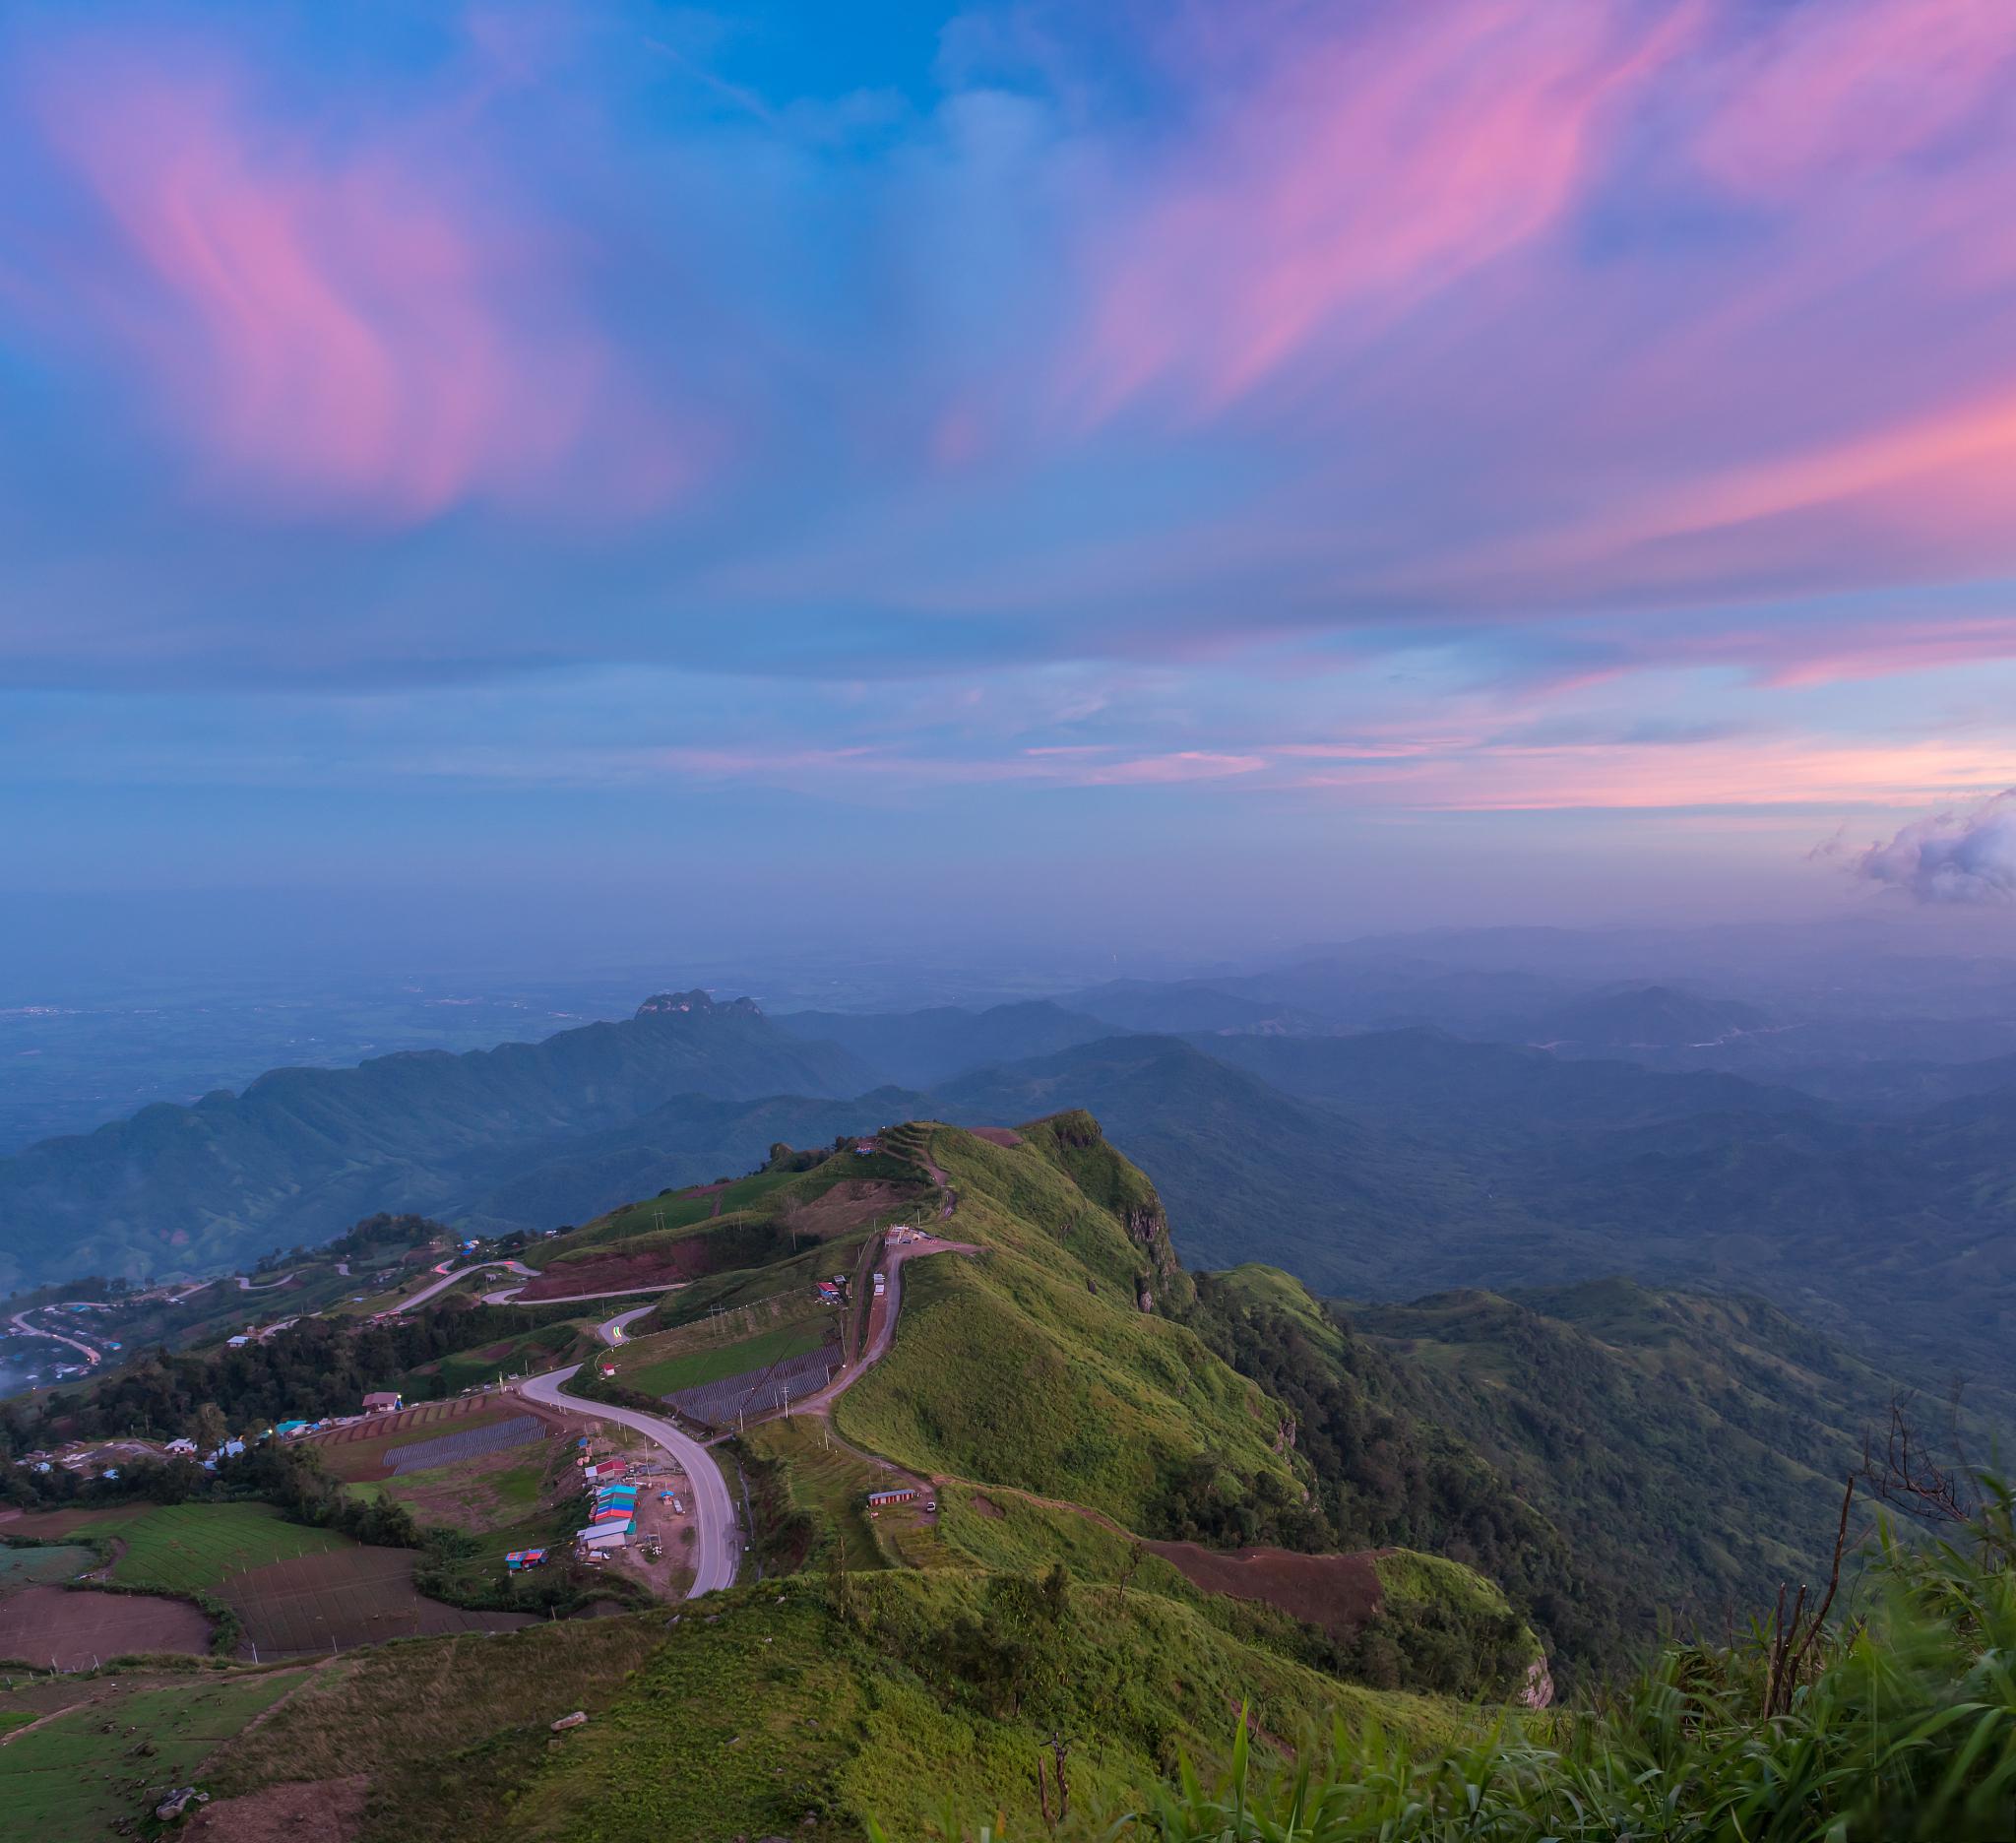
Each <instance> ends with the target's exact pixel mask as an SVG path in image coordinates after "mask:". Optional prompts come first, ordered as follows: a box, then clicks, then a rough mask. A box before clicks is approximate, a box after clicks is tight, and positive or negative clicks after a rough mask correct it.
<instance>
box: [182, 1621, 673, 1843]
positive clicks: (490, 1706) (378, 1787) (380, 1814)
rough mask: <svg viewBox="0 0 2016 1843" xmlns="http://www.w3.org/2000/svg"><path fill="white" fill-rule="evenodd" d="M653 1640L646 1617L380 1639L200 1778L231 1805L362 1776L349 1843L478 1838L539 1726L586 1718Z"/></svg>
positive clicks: (534, 1743)
mask: <svg viewBox="0 0 2016 1843" xmlns="http://www.w3.org/2000/svg"><path fill="white" fill-rule="evenodd" d="M664 1640H665V1624H664V1616H663V1615H662V1613H649V1614H645V1615H643V1616H642V1617H639V1618H628V1619H606V1620H584V1621H566V1620H562V1621H559V1622H558V1623H554V1624H541V1625H530V1626H527V1627H526V1628H525V1629H524V1630H523V1631H517V1632H510V1633H507V1634H505V1635H503V1636H500V1637H484V1636H480V1635H477V1634H470V1635H468V1636H464V1637H455V1638H430V1639H419V1640H414V1641H411V1642H408V1643H402V1644H391V1645H379V1646H376V1647H374V1648H373V1649H371V1650H369V1651H365V1652H360V1653H358V1654H357V1655H356V1656H355V1657H353V1658H348V1659H346V1660H345V1661H344V1662H343V1663H342V1664H341V1665H337V1666H332V1667H331V1668H329V1669H327V1670H323V1671H318V1672H317V1673H316V1675H315V1679H314V1682H313V1683H312V1684H310V1685H309V1686H308V1687H307V1688H306V1689H304V1690H303V1691H302V1692H301V1693H300V1694H299V1695H297V1696H296V1697H294V1698H293V1699H292V1700H291V1701H289V1702H288V1703H287V1704H286V1706H285V1707H284V1708H282V1709H279V1710H277V1711H276V1712H275V1714H274V1716H273V1718H272V1720H270V1721H268V1722H264V1723H262V1724H261V1725H260V1727H259V1728H257V1729H256V1730H255V1731H254V1732H252V1733H251V1734H249V1735H245V1736H244V1737H243V1738H242V1739H240V1740H237V1741H234V1742H232V1743H231V1744H229V1745H228V1746H226V1747H225V1748H223V1749H222V1750H221V1752H220V1754H219V1756H218V1758H217V1760H216V1762H215V1763H214V1766H213V1769H212V1775H211V1777H210V1778H209V1779H207V1780H206V1782H205V1784H206V1787H207V1789H209V1790H210V1791H212V1792H215V1793H217V1794H218V1795H220V1796H221V1797H236V1796H239V1795H241V1794H244V1793H248V1792H253V1791H257V1790H258V1789H259V1788H260V1787H262V1786H266V1785H273V1784H276V1783H279V1782H282V1781H287V1780H300V1779H335V1778H342V1777H345V1776H347V1775H348V1774H350V1773H368V1774H369V1775H370V1776H371V1780H372V1787H371V1795H370V1799H369V1801H368V1803H367V1805H366V1807H365V1812H364V1827H363V1835H362V1843H439V1840H440V1839H443V1838H448V1837H470V1838H484V1839H488V1838H490V1837H493V1836H495V1835H496V1834H497V1833H498V1829H497V1826H498V1823H499V1821H500V1819H501V1816H502V1814H503V1811H504V1810H505V1808H506V1806H507V1805H508V1803H509V1802H510V1801H511V1800H512V1799H514V1798H515V1797H516V1796H517V1794H518V1791H519V1789H520V1788H521V1787H522V1786H523V1785H524V1784H525V1783H526V1781H527V1780H528V1779H530V1778H531V1777H532V1776H533V1775H535V1774H536V1773H537V1772H538V1771H539V1770H540V1768H541V1767H542V1766H543V1765H544V1763H545V1760H546V1748H547V1746H548V1744H549V1743H551V1742H552V1737H551V1735H550V1734H549V1733H548V1731H547V1724H548V1723H549V1722H551V1721H552V1720H553V1719H554V1718H555V1717H556V1716H559V1715H564V1714H566V1713H568V1711H569V1710H571V1709H585V1710H587V1711H588V1713H589V1715H590V1716H591V1718H592V1720H593V1721H599V1720H600V1719H601V1713H602V1710H603V1709H604V1708H605V1707H606V1706H607V1704H608V1701H609V1698H610V1697H611V1696H613V1695H617V1694H621V1693H624V1692H626V1690H627V1686H628V1680H629V1678H630V1676H631V1674H632V1672H634V1671H635V1669H636V1668H637V1666H638V1665H640V1664H642V1663H643V1662H644V1661H645V1660H646V1659H647V1658H648V1657H649V1656H650V1655H651V1653H652V1652H653V1651H655V1650H656V1649H657V1648H658V1647H659V1646H660V1645H662V1643H663V1642H664ZM556 1745H557V1744H556ZM665 1843H668V1840H665Z"/></svg>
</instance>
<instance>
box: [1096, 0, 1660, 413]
mask: <svg viewBox="0 0 2016 1843" xmlns="http://www.w3.org/2000/svg"><path fill="white" fill-rule="evenodd" d="M1360 17H1361V16H1360ZM1637 17H1638V21H1642V20H1643V17H1644V16H1643V15H1642V13H1641V14H1639V15H1638V16H1637ZM1692 17H1693V14H1692V10H1691V9H1686V8H1682V9H1677V10H1672V11H1669V12H1668V13H1667V15H1666V17H1665V19H1664V21H1663V22H1655V23H1653V24H1652V25H1650V26H1647V25H1644V24H1642V23H1636V22H1634V20H1633V17H1632V13H1631V12H1630V11H1629V10H1627V9H1625V8H1623V7H1622V6H1619V5H1616V4H1609V3H1607V0H1590V3H1589V4H1586V5H1578V6H1572V7H1540V6H1533V5H1527V4H1518V3H1516V0H1462V3H1460V4H1453V5H1446V6H1435V7H1405V8H1400V9H1396V10H1395V14H1394V16H1393V17H1392V20H1391V23H1390V24H1388V25H1387V26H1385V27H1384V28H1382V29H1379V30H1375V31H1373V32H1362V31H1359V32H1340V31H1337V30H1334V29H1329V28H1326V30H1324V31H1323V32H1320V33H1319V34H1316V35H1313V36H1312V35H1311V34H1310V33H1308V32H1298V31H1296V30H1294V29H1292V28H1285V27H1283V25H1282V22H1281V21H1280V20H1279V18H1278V17H1270V18H1269V19H1268V20H1267V31H1268V32H1269V33H1270V37H1269V40H1268V42H1269V44H1270V45H1271V47H1272V50H1273V58H1272V62H1271V65H1270V67H1269V68H1268V70H1267V71H1266V74H1265V76H1264V78H1263V79H1262V80H1261V81H1260V82H1258V83H1257V84H1256V85H1254V86H1253V87H1252V88H1251V89H1250V90H1249V91H1247V92H1246V93H1244V94H1242V95H1240V96H1239V97H1238V99H1237V100H1236V101H1235V102H1234V103H1233V104H1232V105H1231V106H1230V108H1229V112H1228V114H1227V116H1226V117H1225V118H1224V119H1223V120H1221V121H1219V122H1218V123H1216V124H1215V125H1214V126H1213V127H1212V129H1211V130H1210V132H1208V133H1207V134H1206V135H1205V136H1204V137H1203V138H1202V140H1201V142H1200V143H1199V144H1197V145H1196V146H1194V147H1193V148H1191V149H1189V150H1188V151H1187V152H1186V153H1185V154H1184V155H1183V156H1180V157H1179V159H1178V163H1177V164H1176V165H1175V167H1174V169H1173V170H1172V171H1170V172H1169V173H1168V174H1166V176H1164V177H1163V179H1162V180H1161V181H1160V182H1159V183H1160V186H1161V191H1160V195H1159V196H1156V197H1154V198H1153V199H1152V201H1151V202H1150V203H1149V204H1148V206H1147V207H1146V209H1145V210H1144V211H1142V212H1141V213H1140V215H1139V216H1138V218H1137V219H1136V220H1135V221H1134V222H1131V223H1125V224H1123V225H1122V226H1121V227H1120V228H1119V230H1118V231H1117V233H1113V232H1112V231H1111V228H1110V226H1105V227H1103V228H1104V230H1105V232H1106V234H1104V235H1103V236H1102V247H1101V250H1100V252H1099V253H1098V254H1097V256H1096V257H1095V259H1094V260H1095V270H1096V273H1097V275H1098V278H1099V280H1098V282H1097V290H1098V301H1097V306H1096V310H1095V316H1094V323H1093V326H1092V330H1091V333H1090V338H1089V350H1087V352H1086V353H1085V354H1084V355H1083V357H1082V359H1081V360H1080V362H1079V369H1080V371H1081V375H1082V381H1083V389H1084V391H1085V394H1086V396H1087V397H1088V398H1089V400H1090V402H1091V405H1092V407H1093V410H1094V412H1095V413H1104V412H1107V411H1110V410H1111V409H1112V408H1113V407H1114V406H1116V405H1117V404H1118V403H1120V402H1121V401H1123V400H1124V399H1126V398H1127V397H1129V396H1131V395H1133V394H1134V393H1135V392H1137V391H1139V390H1141V389H1142V388H1143V387H1145V386H1146V385H1148V384H1149V383H1151V382H1152V381H1155V380H1157V379H1160V378H1163V377H1166V376H1169V375H1174V376H1177V377H1180V378H1182V379H1184V380H1186V381H1187V382H1188V383H1189V384H1190V385H1191V386H1192V387H1193V388H1194V389H1195V390H1196V391H1197V392H1199V393H1200V394H1201V397H1202V399H1203V401H1204V402H1205V403H1206V405H1207V406H1217V405H1222V404H1224V403H1225V402H1227V401H1228V400H1229V399H1232V398H1234V397H1237V396H1238V395H1240V394H1241V393H1243V392H1245V391H1247V390H1249V389H1251V388H1252V387H1253V386H1254V385H1256V384H1258V383H1259V382H1261V381H1262V380H1263V379H1265V378H1267V377H1269V376H1270V375H1272V374H1273V373H1274V372H1275V371H1276V370H1277V369H1278V368H1279V367H1280V366H1282V365H1283V364H1284V363H1286V362H1287V361H1288V360H1289V359H1290V358H1291V357H1292V356H1293V355H1294V354H1296V353H1297V352H1298V351H1300V350H1302V349H1304V348H1305V347H1306V346H1308V345H1309V344H1311V343H1312V342H1314V341H1316V340H1318V339H1319V338H1321V337H1322V336H1323V335H1325V334H1326V333H1328V332H1329V331H1331V330H1332V329H1333V328H1334V327H1335V326H1337V324H1338V323H1339V322H1341V321H1350V322H1353V323H1355V325H1357V326H1358V327H1359V328H1360V330H1365V329H1371V328H1376V327H1378V326H1380V325H1383V324H1385V323H1387V322H1389V321H1391V320H1392V319H1393V318H1394V317H1396V316H1397V315H1399V314H1400V313H1402V312H1404V311H1405V310H1406V309H1408V308H1409V307H1411V306H1413V305H1415V304H1417V303H1418V302H1419V301H1420V300H1421V299H1422V298H1424V297H1425V296H1427V295H1429V294H1431V293H1433V292H1434V291H1435V290H1437V289H1439V288H1441V287H1444V286H1448V285H1449V284H1450V283H1452V282H1454V281H1456V280H1457V279H1459V278H1461V277H1464V276H1466V275H1468V274H1470V273H1472V272H1473V271H1476V270H1478V269H1480V268H1481V267H1483V266H1485V265H1487V264H1489V263H1491V262H1493V261H1495V260H1496V259H1498V258H1500V257H1502V256H1504V255H1506V254H1507V253H1509V252H1511V251H1513V250H1515V249H1517V248H1519V247H1520V246H1521V245H1522V244H1525V243H1527V242H1529V241H1531V240H1532V239H1534V238H1536V237H1538V236H1540V235H1542V234H1543V233H1544V232H1545V231H1546V230H1547V229H1548V228H1549V227H1550V226H1552V225H1553V224H1554V223H1555V222H1557V221H1558V219H1559V218H1560V217H1561V215H1562V213H1563V211H1564V210H1565V209H1566V208H1567V207H1568V205H1569V204H1570V203H1571V202H1572V201H1573V200H1574V199H1575V198H1576V197H1577V196H1578V194H1579V193H1580V191H1581V189H1582V187H1583V185H1584V182H1585V179H1586V177H1587V175H1588V172H1589V169H1590V167H1591V164H1592V161H1593V159H1594V157H1595V154H1596V150H1597V148H1598V146H1599V144H1600V143H1601V142H1602V140H1603V138H1604V134H1605V131H1606V129H1607V126H1608V124H1609V123H1610V121H1611V120H1612V119H1613V118H1614V116H1615V114H1616V112H1617V111H1618V109H1619V107H1620V105H1621V104H1623V103H1624V102H1625V101H1626V100H1627V99H1628V98H1629V96H1630V95H1631V93H1632V91H1633V89H1634V88H1635V87H1636V86H1637V85H1638V84H1640V83H1641V82H1642V81H1643V80H1644V79H1645V78H1646V77H1647V76H1649V75H1650V74H1651V73H1653V72H1654V71H1656V70H1657V69H1659V68H1660V67H1661V66H1662V65H1664V64H1665V63H1666V62H1668V61H1669V60H1670V58H1671V56H1672V55H1673V53H1674V52H1675V51H1676V50H1677V49H1678V48H1679V46H1680V45H1681V44H1682V43H1683V42H1684V40H1685V38H1686V35H1687V32H1688V31H1689V28H1690V23H1691V20H1692ZM1207 88H1208V86H1207ZM1107 241H1111V242H1113V243H1115V244H1116V247H1115V248H1114V249H1112V251H1111V253H1110V254H1108V253H1107V252H1106V250H1105V248H1104V244H1105V243H1106V242H1107Z"/></svg>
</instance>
